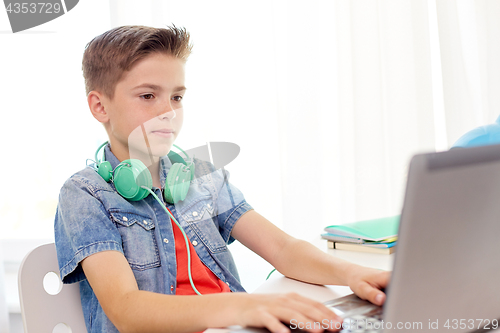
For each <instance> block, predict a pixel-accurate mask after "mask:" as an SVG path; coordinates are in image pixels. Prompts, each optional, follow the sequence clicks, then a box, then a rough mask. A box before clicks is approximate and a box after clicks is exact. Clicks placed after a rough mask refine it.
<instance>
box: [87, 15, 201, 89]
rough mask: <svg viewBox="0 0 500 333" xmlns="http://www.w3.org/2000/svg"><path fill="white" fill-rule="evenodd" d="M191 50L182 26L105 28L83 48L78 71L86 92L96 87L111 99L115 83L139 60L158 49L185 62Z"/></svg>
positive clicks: (187, 35) (186, 33)
mask: <svg viewBox="0 0 500 333" xmlns="http://www.w3.org/2000/svg"><path fill="white" fill-rule="evenodd" d="M191 49H192V45H191V44H190V43H189V33H188V32H187V31H186V29H185V28H177V27H175V26H171V27H167V28H152V27H145V26H136V25H134V26H122V27H118V28H114V29H111V30H109V31H106V32H105V33H103V34H102V35H99V36H97V37H95V38H94V39H93V40H92V41H90V43H88V44H87V46H86V47H85V52H84V54H83V60H82V70H83V77H84V79H85V90H86V92H87V95H88V94H89V92H91V91H92V90H98V91H100V92H101V93H103V94H105V95H106V96H107V97H109V98H111V99H113V95H114V92H115V87H116V84H117V83H118V82H119V81H120V79H121V78H122V76H123V74H124V72H126V71H129V70H130V69H132V67H133V66H134V64H135V63H137V62H138V61H139V60H141V59H143V58H145V57H146V56H147V55H149V54H151V53H154V52H161V53H165V54H169V55H172V56H174V57H176V58H179V59H182V60H184V61H186V60H187V58H188V56H189V54H191Z"/></svg>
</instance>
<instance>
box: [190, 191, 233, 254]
mask: <svg viewBox="0 0 500 333" xmlns="http://www.w3.org/2000/svg"><path fill="white" fill-rule="evenodd" d="M201 199H202V200H199V201H198V202H196V203H193V204H192V205H190V207H188V209H184V210H183V211H182V213H181V216H182V218H183V219H184V220H185V221H186V222H187V224H188V226H189V227H190V228H191V229H192V230H193V231H194V232H195V233H196V235H197V236H198V237H199V238H200V240H201V241H202V242H203V244H205V246H206V247H207V248H208V249H209V250H210V251H211V252H212V253H218V252H222V251H226V250H227V246H226V242H225V241H224V239H223V238H222V236H221V234H220V232H219V227H218V225H217V224H216V222H215V221H214V217H212V216H213V213H214V209H213V207H212V205H211V197H203V198H201Z"/></svg>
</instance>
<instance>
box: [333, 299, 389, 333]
mask: <svg viewBox="0 0 500 333" xmlns="http://www.w3.org/2000/svg"><path fill="white" fill-rule="evenodd" d="M324 304H325V305H326V306H327V307H328V308H330V309H332V310H333V311H334V312H335V313H336V314H337V315H338V316H340V317H342V318H343V319H344V322H343V323H342V330H341V331H340V332H341V333H351V332H352V333H354V332H356V333H357V332H360V333H361V332H365V333H375V332H377V333H378V332H382V327H383V325H382V307H380V306H377V305H374V304H372V303H370V302H368V301H365V300H362V299H360V298H359V297H357V296H356V295H348V296H345V297H341V298H337V299H334V300H331V301H328V302H325V303H324Z"/></svg>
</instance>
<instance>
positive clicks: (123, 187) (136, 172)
mask: <svg viewBox="0 0 500 333" xmlns="http://www.w3.org/2000/svg"><path fill="white" fill-rule="evenodd" d="M113 183H114V184H115V188H116V191H117V192H118V193H119V194H120V195H121V196H122V197H124V198H125V199H127V200H130V201H139V200H142V199H144V198H145V197H147V196H148V194H149V192H148V190H146V189H144V188H142V186H144V187H146V188H148V189H151V188H152V187H153V179H152V178H151V173H150V172H149V169H148V168H147V167H146V166H145V165H144V163H142V162H141V161H140V160H135V159H130V160H125V161H123V162H121V163H120V164H119V165H118V166H117V167H116V169H115V172H114V177H113Z"/></svg>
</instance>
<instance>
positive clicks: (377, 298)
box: [358, 282, 386, 306]
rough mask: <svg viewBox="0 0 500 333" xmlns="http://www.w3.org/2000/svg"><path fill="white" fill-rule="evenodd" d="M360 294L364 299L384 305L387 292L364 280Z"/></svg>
mask: <svg viewBox="0 0 500 333" xmlns="http://www.w3.org/2000/svg"><path fill="white" fill-rule="evenodd" d="M358 296H359V297H360V298H362V299H366V300H368V301H370V302H371V303H373V304H375V305H380V306H381V305H382V304H384V302H385V298H386V296H385V294H384V292H383V291H381V290H380V289H377V288H374V287H373V286H371V285H370V284H368V283H367V282H363V283H362V284H361V285H360V291H359V293H358Z"/></svg>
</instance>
